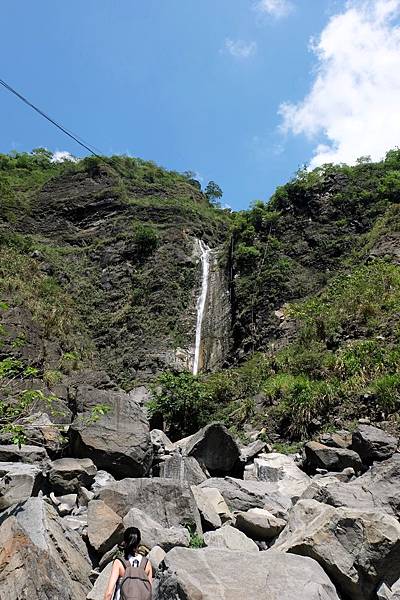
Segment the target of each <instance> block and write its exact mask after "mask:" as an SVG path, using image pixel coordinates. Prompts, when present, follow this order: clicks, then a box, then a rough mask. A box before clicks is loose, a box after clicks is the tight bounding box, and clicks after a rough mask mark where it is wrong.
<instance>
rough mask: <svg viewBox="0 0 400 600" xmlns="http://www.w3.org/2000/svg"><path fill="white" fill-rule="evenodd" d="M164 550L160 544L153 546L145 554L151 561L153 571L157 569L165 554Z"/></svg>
mask: <svg viewBox="0 0 400 600" xmlns="http://www.w3.org/2000/svg"><path fill="white" fill-rule="evenodd" d="M166 554H167V553H166V552H165V550H163V549H162V548H160V546H154V547H153V548H152V549H151V550H150V552H149V553H148V555H147V558H148V559H149V561H150V562H151V566H152V567H153V571H155V570H156V569H158V567H159V566H160V564H161V563H162V561H163V560H164V558H165V556H166Z"/></svg>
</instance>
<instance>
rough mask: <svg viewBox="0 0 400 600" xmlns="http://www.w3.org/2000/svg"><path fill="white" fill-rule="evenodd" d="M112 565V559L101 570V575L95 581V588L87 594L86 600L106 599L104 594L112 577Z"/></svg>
mask: <svg viewBox="0 0 400 600" xmlns="http://www.w3.org/2000/svg"><path fill="white" fill-rule="evenodd" d="M112 566H113V563H112V561H111V562H109V563H108V564H107V565H106V566H105V567H104V569H103V570H102V571H101V573H100V575H99V576H98V577H97V579H96V581H95V582H94V586H93V588H92V589H91V590H90V592H89V593H88V595H87V596H86V600H104V594H105V593H106V589H107V586H108V580H109V579H110V575H111V571H112Z"/></svg>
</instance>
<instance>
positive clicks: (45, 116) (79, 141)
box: [0, 79, 102, 158]
mask: <svg viewBox="0 0 400 600" xmlns="http://www.w3.org/2000/svg"><path fill="white" fill-rule="evenodd" d="M0 84H1V85H2V86H3V87H5V88H6V90H8V91H9V92H11V93H12V94H14V95H15V96H17V98H19V99H20V100H22V102H25V104H27V105H28V106H30V107H31V108H33V110H35V111H36V112H37V113H39V115H41V116H42V117H44V118H45V119H47V121H49V122H50V123H52V124H53V125H55V126H56V127H57V128H58V129H60V130H61V131H62V132H63V133H65V134H66V135H68V136H69V137H70V138H71V139H73V140H74V141H75V142H76V143H77V144H79V145H80V146H82V148H85V149H86V150H88V151H89V152H90V153H91V154H93V156H96V157H97V158H102V157H101V156H100V155H99V154H96V152H93V150H92V149H91V148H90V147H89V146H88V145H87V144H86V143H84V141H81V140H80V139H79V138H78V137H77V136H76V135H74V134H73V133H71V132H70V131H68V129H66V128H65V127H63V126H62V125H60V124H59V123H57V121H54V119H52V118H51V117H49V115H46V113H44V112H43V111H42V110H40V108H38V107H37V106H35V105H34V104H32V102H29V100H28V99H27V98H25V97H24V96H22V94H20V93H19V92H17V90H14V88H12V87H11V86H10V85H8V83H6V82H5V81H4V80H3V79H0ZM93 148H94V146H93ZM95 149H96V150H97V148H95ZM98 151H99V150H98ZM99 152H100V151H99Z"/></svg>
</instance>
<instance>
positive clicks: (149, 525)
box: [123, 508, 190, 552]
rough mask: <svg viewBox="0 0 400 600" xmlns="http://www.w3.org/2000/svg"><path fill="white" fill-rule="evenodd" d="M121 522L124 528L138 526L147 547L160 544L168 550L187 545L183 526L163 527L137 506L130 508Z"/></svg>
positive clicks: (187, 535)
mask: <svg viewBox="0 0 400 600" xmlns="http://www.w3.org/2000/svg"><path fill="white" fill-rule="evenodd" d="M123 523H124V528H125V529H126V528H127V527H138V528H139V529H140V532H141V535H142V544H144V545H145V546H147V548H150V549H151V548H153V547H154V546H160V547H161V548H162V549H163V550H164V551H165V552H168V550H171V549H172V548H175V546H182V547H184V548H188V547H189V543H190V535H189V532H188V530H187V529H185V527H181V526H174V527H168V528H167V527H163V526H162V525H160V523H157V521H155V520H154V519H152V518H151V517H149V516H148V514H146V513H145V512H144V511H142V510H140V509H138V508H131V510H130V511H129V512H128V514H127V515H125V517H124V521H123Z"/></svg>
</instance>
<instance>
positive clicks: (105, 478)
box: [91, 470, 115, 492]
mask: <svg viewBox="0 0 400 600" xmlns="http://www.w3.org/2000/svg"><path fill="white" fill-rule="evenodd" d="M111 483H115V477H113V476H112V475H111V473H107V471H102V470H100V471H97V473H96V475H95V476H94V481H93V483H92V488H91V489H92V491H93V492H98V491H99V490H100V489H101V488H103V487H106V486H107V485H110V484H111Z"/></svg>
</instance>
